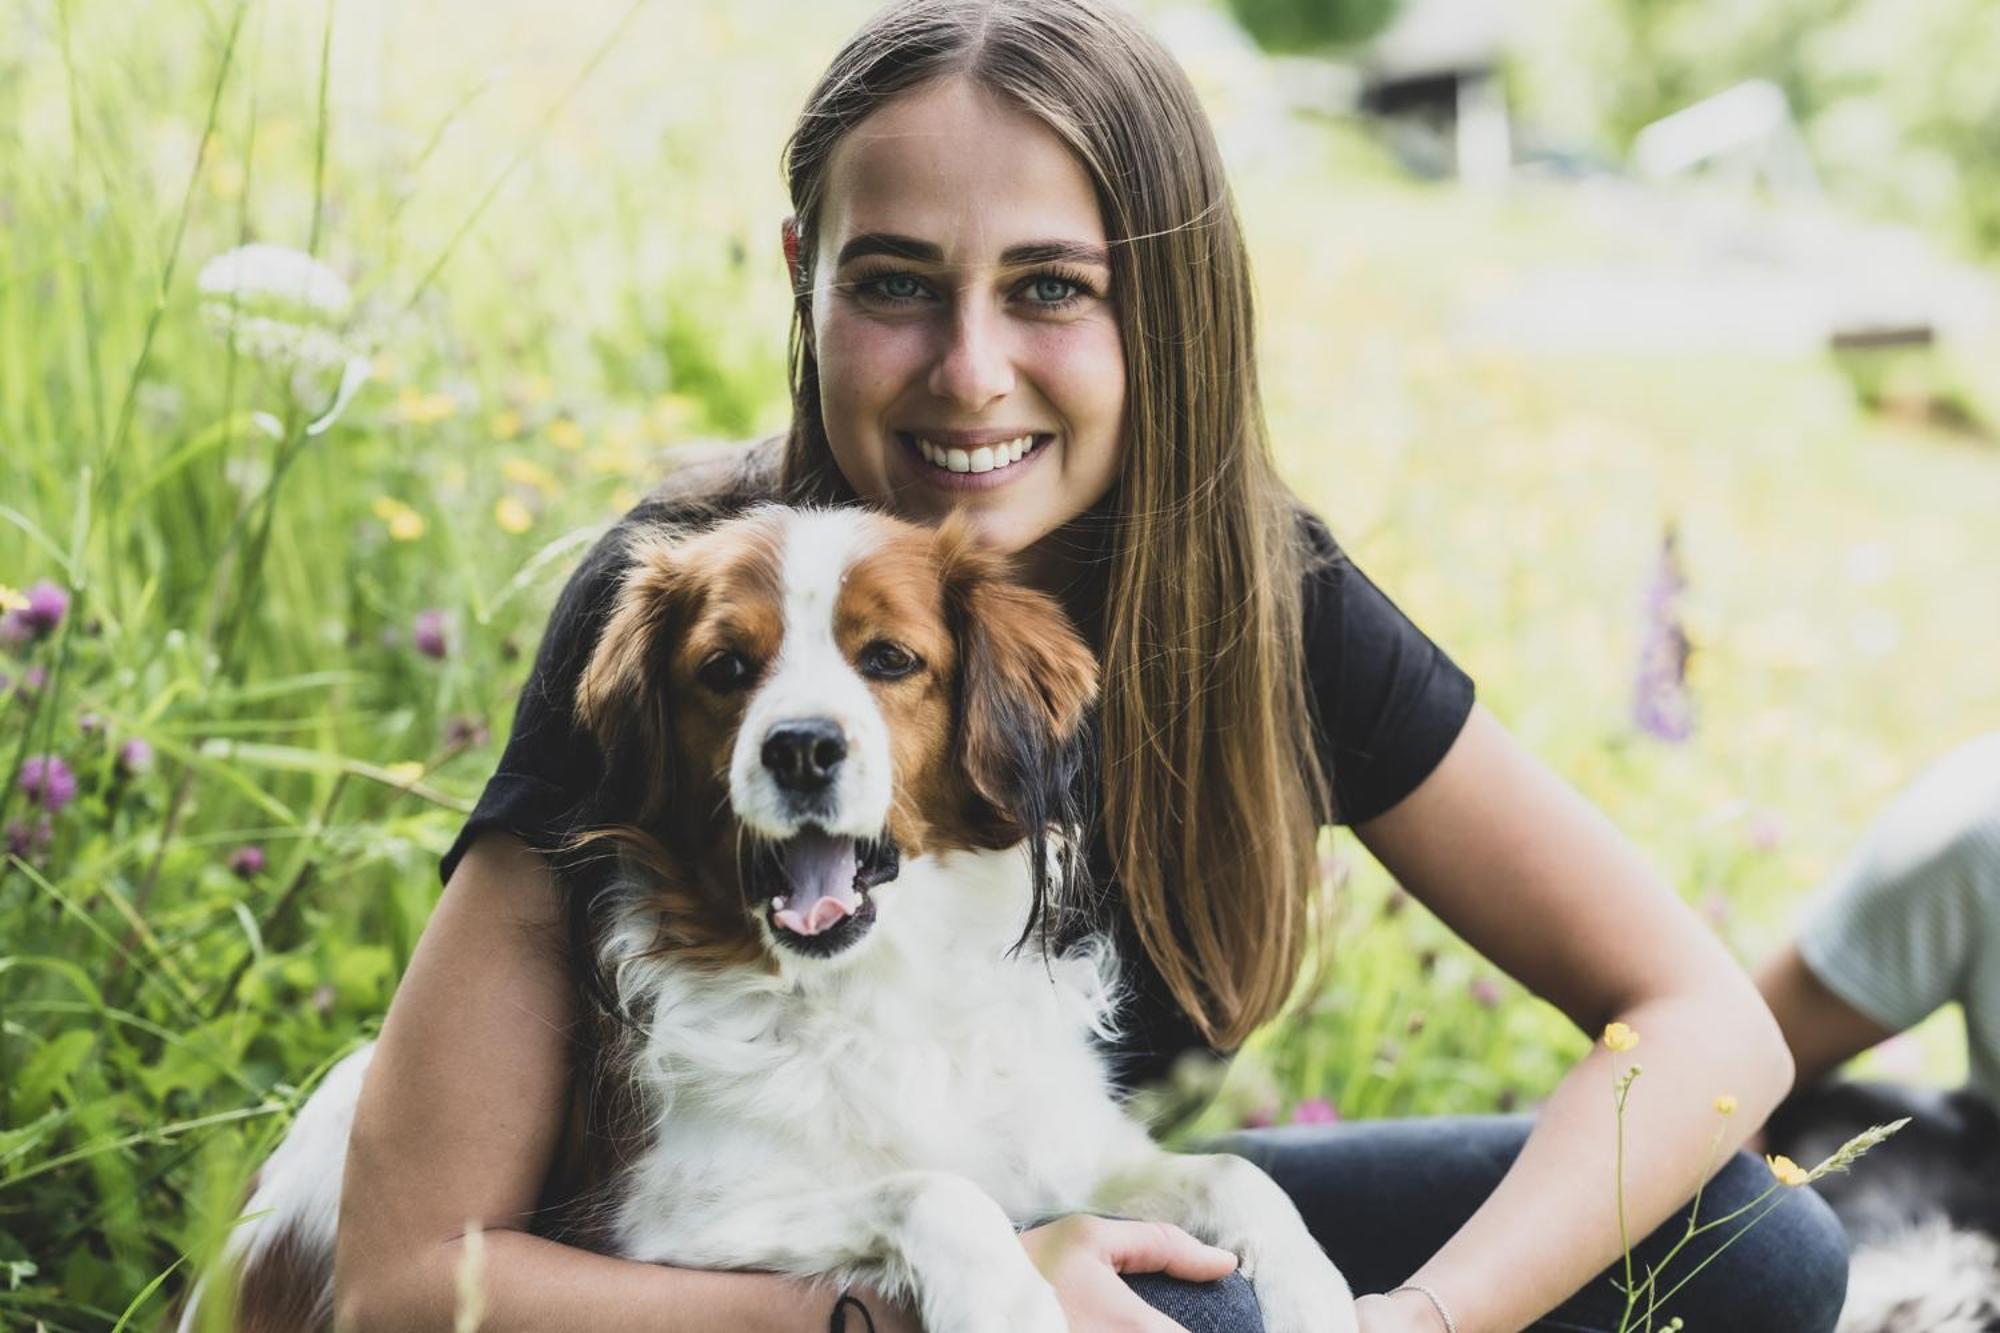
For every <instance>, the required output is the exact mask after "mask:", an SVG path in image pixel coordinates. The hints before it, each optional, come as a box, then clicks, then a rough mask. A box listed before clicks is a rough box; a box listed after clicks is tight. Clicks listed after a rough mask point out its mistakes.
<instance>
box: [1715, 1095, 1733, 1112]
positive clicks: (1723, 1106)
mask: <svg viewBox="0 0 2000 1333" xmlns="http://www.w3.org/2000/svg"><path fill="white" fill-rule="evenodd" d="M1715 1113H1716V1114H1717V1115H1735V1114H1736V1099H1735V1098H1734V1097H1732V1096H1730V1095H1729V1094H1728V1093H1726V1092H1725V1093H1723V1094H1722V1095H1721V1096H1720V1097H1717V1098H1716V1099H1715Z"/></svg>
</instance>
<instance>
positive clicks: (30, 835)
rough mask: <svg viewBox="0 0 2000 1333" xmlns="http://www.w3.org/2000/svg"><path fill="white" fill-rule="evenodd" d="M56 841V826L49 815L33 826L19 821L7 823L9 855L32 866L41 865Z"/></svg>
mask: <svg viewBox="0 0 2000 1333" xmlns="http://www.w3.org/2000/svg"><path fill="white" fill-rule="evenodd" d="M55 840H56V826H55V824H54V823H53V822H51V821H50V819H49V817H48V816H47V815H42V816H41V817H40V818H38V819H36V820H35V822H34V823H33V824H29V823H26V822H24V821H22V820H19V819H10V820H8V821H7V853H8V855H10V856H18V857H20V858H21V859H22V860H23V861H26V862H28V863H29V864H30V865H40V864H41V863H42V860H43V858H44V857H46V856H47V855H48V850H49V846H50V844H51V843H53V842H54V841H55Z"/></svg>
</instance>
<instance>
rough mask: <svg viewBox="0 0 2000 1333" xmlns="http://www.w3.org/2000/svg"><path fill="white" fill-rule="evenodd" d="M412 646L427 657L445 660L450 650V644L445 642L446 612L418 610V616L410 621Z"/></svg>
mask: <svg viewBox="0 0 2000 1333" xmlns="http://www.w3.org/2000/svg"><path fill="white" fill-rule="evenodd" d="M410 646H411V647H412V648H415V649H416V650H417V651H418V652H420V653H422V654H423V655H424V656H425V657H434V658H437V659H439V660H440V661H441V660H443V658H444V656H445V653H446V652H447V651H448V650H449V645H447V644H446V642H445V634H444V612H442V611H437V610H430V611H419V612H417V618H416V619H415V620H414V621H412V622H410Z"/></svg>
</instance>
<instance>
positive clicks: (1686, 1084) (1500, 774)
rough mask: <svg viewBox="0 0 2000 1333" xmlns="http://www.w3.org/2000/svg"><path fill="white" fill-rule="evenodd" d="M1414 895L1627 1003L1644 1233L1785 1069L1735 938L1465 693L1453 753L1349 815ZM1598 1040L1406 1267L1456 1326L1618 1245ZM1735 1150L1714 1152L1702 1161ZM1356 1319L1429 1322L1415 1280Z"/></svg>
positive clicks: (1472, 1330) (1632, 1209)
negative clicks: (1633, 1040)
mask: <svg viewBox="0 0 2000 1333" xmlns="http://www.w3.org/2000/svg"><path fill="white" fill-rule="evenodd" d="M1355 832H1356V833H1357V834H1358V835H1359V836H1360V838H1361V840H1362V842H1363V844H1364V845H1365V846H1367V848H1368V849H1369V850H1370V851H1371V852H1372V853H1373V854H1374V855H1375V856H1376V858H1377V859H1378V860H1380V861H1381V862H1382V864H1383V865H1384V866H1385V867H1386V868H1387V869H1388V870H1389V872H1390V873H1391V874H1393V875H1394V876H1395V877H1396V878H1397V879H1398V880H1399V881H1400V882H1401V883H1402V884H1403V885H1404V887H1405V888H1407V889H1408V890H1409V891H1410V893H1412V894H1413V895H1415V896H1416V897H1417V898H1419V899H1420V900H1422V901H1423V902H1424V903H1425V904H1426V905H1427V906H1429V907H1430V908H1431V910H1432V911H1434V912H1436V913H1437V915H1438V916H1439V917H1440V918H1441V919H1442V920H1443V921H1444V922H1445V924H1446V925H1448V926H1450V927H1451V928H1452V929H1453V930H1455V931H1456V932H1457V933H1458V934H1459V935H1460V936H1462V937H1463V938H1464V939H1465V940H1466V941H1467V942H1468V943H1470V944H1471V945H1472V946H1473V947H1474V948H1476V949H1478V950H1479V951H1480V952H1481V953H1482V954H1484V955H1486V957H1488V958H1490V959H1491V960H1493V962H1495V963H1496V964H1498V965H1499V966H1500V967H1502V968H1504V969H1505V970H1506V971H1507V972H1508V973H1510V974H1511V975H1513V976H1514V977H1516V978H1517V979H1519V980H1520V981H1521V982H1522V983H1523V984H1524V985H1526V986H1528V987H1529V988H1530V989H1531V990H1533V991H1535V992H1536V993H1537V994H1539V995H1541V996H1542V997H1544V998H1545V999H1547V1000H1548V1001H1549V1002H1551V1003H1552V1004H1554V1005H1556V1006H1557V1007H1558V1008H1560V1009H1561V1010H1562V1011H1563V1012H1564V1013H1565V1014H1567V1015H1568V1016H1569V1017H1570V1019H1571V1020H1572V1021H1573V1022H1575V1023H1576V1025H1577V1026H1578V1027H1579V1028H1581V1029H1582V1030H1583V1031H1585V1032H1587V1033H1589V1034H1591V1035H1592V1036H1593V1037H1594V1036H1596V1035H1597V1034H1598V1033H1599V1032H1601V1031H1602V1029H1603V1028H1604V1026H1605V1024H1607V1023H1609V1022H1611V1021H1612V1020H1622V1021H1624V1022H1626V1023H1628V1024H1630V1025H1631V1026H1632V1027H1633V1028H1634V1029H1636V1030H1637V1031H1638V1032H1639V1033H1640V1035H1641V1039H1642V1043H1643V1044H1642V1046H1641V1047H1640V1052H1639V1055H1638V1056H1637V1057H1632V1058H1638V1059H1640V1061H1641V1062H1642V1063H1643V1065H1644V1068H1645V1073H1644V1075H1643V1076H1642V1078H1641V1079H1640V1081H1639V1082H1638V1084H1637V1085H1636V1086H1635V1088H1634V1090H1633V1092H1632V1095H1631V1098H1630V1100H1629V1102H1628V1105H1627V1109H1626V1115H1625V1144H1626V1152H1625V1175H1626V1179H1625V1217H1626V1230H1627V1232H1628V1234H1629V1235H1630V1236H1631V1237H1632V1239H1633V1240H1634V1241H1635V1242H1636V1241H1637V1240H1638V1239H1639V1238H1640V1237H1642V1236H1644V1235H1646V1234H1647V1233H1649V1232H1650V1231H1652V1230H1653V1229H1654V1227H1656V1226H1657V1225H1658V1224H1659V1223H1661V1222H1662V1221H1664V1220H1665V1219H1666V1218H1667V1217H1668V1216H1669V1215H1671V1214H1672V1213H1673V1212H1674V1211H1675V1210H1676V1209H1678V1208H1680V1207H1682V1206H1683V1205H1684V1204H1685V1203H1686V1202H1687V1200H1688V1199H1689V1198H1690V1197H1691V1196H1692V1195H1693V1194H1694V1191H1695V1189H1696V1187H1697V1186H1698V1185H1699V1184H1700V1183H1701V1174H1702V1168H1703V1165H1704V1163H1705V1162H1708V1161H1709V1153H1710V1144H1711V1142H1712V1141H1713V1139H1714V1135H1715V1133H1716V1128H1717V1116H1716V1113H1715V1111H1714V1109H1713V1103H1714V1100H1715V1098H1716V1096H1717V1095H1719V1094H1723V1093H1728V1094H1730V1095H1732V1096H1734V1097H1735V1098H1736V1099H1737V1102H1738V1105H1739V1107H1740V1110H1739V1112H1738V1113H1737V1114H1736V1115H1735V1116H1733V1117H1731V1118H1730V1119H1729V1120H1727V1121H1725V1122H1723V1123H1724V1137H1723V1142H1722V1145H1721V1147H1722V1150H1724V1151H1733V1150H1734V1149H1735V1148H1736V1147H1737V1146H1739V1145H1740V1144H1741V1143H1742V1142H1743V1140H1744V1139H1745V1138H1746V1137H1747V1136H1748V1135H1749V1133H1750V1131H1751V1130H1753V1129H1754V1128H1756V1126H1757V1125H1758V1124H1760V1123H1761V1122H1762V1121H1763V1119H1764V1117H1765V1116H1766V1115H1768V1114H1769V1113H1770V1111H1771V1109H1772V1108H1773V1107H1775V1106H1776V1105H1777V1103H1778V1101H1779V1099H1780V1098H1781V1097H1782V1096H1783V1095H1784V1094H1785V1092H1786V1091H1787V1090H1788V1089H1789V1088H1790V1087H1791V1085H1792V1062H1791V1057H1790V1055H1789V1054H1788V1053H1787V1051H1786V1048H1785V1043H1784V1040H1783V1038H1782V1037H1781V1036H1780V1034H1779V1032H1778V1027H1777V1024H1776V1023H1775V1022H1774V1021H1773V1020H1772V1018H1771V1014H1770V1011H1769V1010H1768V1009H1767V1008H1766V1007H1765V1006H1764V1003H1763V1001H1762V1000H1761V999H1760V998H1759V997H1758V994H1757V990H1756V988H1755V987H1754V986H1753V985H1752V984H1751V982H1750V979H1749V977H1748V976H1746V975H1745V974H1744V972H1743V970H1742V969H1741V968H1740V967H1738V966H1737V965H1736V963H1735V961H1734V960H1733V959H1732V958H1731V957H1730V956H1729V954H1728V952H1727V951H1726V950H1725V949H1724V948H1723V947H1722V945H1721V944H1720V942H1718V941H1717V940H1716V939H1715V938H1714V936H1713V935H1712V934H1710V932H1709V931H1708V930H1707V929H1706V928H1705V927H1704V926H1703V925H1702V924H1701V923H1700V922H1699V920H1698V919H1697V918H1696V917H1695V915H1694V914H1693V913H1692V912H1691V911H1689V910H1688V909H1687V907H1686V906H1685V905H1684V904H1683V903H1682V902H1681V901H1680V899H1679V898H1677V897H1676V896H1675V895H1674V893H1673V892H1672V891H1671V890H1670V889H1669V888H1668V887H1667V886H1666V885H1665V884H1664V883H1663V882H1662V881H1661V879H1660V878H1659V876H1658V875H1657V874H1655V873H1654V872H1653V871H1652V870H1651V869H1650V868H1649V867H1648V866H1647V865H1646V863H1645V862H1644V861H1643V860H1642V859H1641V857H1640V855H1639V854H1638V852H1637V851H1636V849H1634V848H1633V847H1632V845H1631V844H1630V843H1629V842H1628V841H1627V840H1626V839H1625V838H1624V837H1623V835H1621V834H1620V833H1619V832H1618V831H1617V830H1616V829H1615V828H1613V827H1612V825H1611V824H1610V822H1609V821H1608V820H1606V819H1605V818H1604V816H1603V815H1602V814H1600V813H1599V812H1598V811H1597V810H1596V809H1595V808H1593V807H1592V806H1591V805H1590V804H1589V803H1587V802H1586V801H1584V800H1583V799H1582V798H1581V797H1580V796H1578V795H1577V794H1576V793H1575V792H1574V791H1573V790H1571V789H1570V788H1569V787H1568V786H1567V785H1566V784H1565V783H1563V782H1562V781H1561V780H1560V779H1558V778H1557V777H1556V776H1554V775H1553V774H1552V773H1550V772H1549V771H1548V770H1547V769H1546V768H1545V767H1543V766H1542V765H1541V764H1540V763H1539V762H1537V761H1536V760H1535V759H1534V758H1533V757H1532V756H1530V755H1529V754H1528V753H1527V751H1525V750H1524V749H1523V748H1522V747H1521V746H1520V745H1519V744H1518V743H1517V742H1515V741H1514V740H1513V739H1512V738H1511V737H1510V736H1509V735H1508V734H1507V732H1506V731H1505V730H1504V729H1503V728H1502V727H1501V726H1500V724H1499V723H1498V722H1496V721H1495V720H1494V719H1493V717H1492V716H1491V715H1490V714H1489V713H1487V712H1486V711H1485V710H1484V709H1483V708H1478V707H1475V708H1474V709H1473V712H1472V715H1471V717H1470V718H1469V719H1468V720H1467V722H1466V724H1465V727H1464V730H1463V731H1462V732H1461V733H1460V735H1459V736H1458V738H1457V740H1456V741H1455V742H1454V743H1453V744H1452V746H1451V749H1450V750H1449V751H1448V752H1447V753H1446V755H1445V758H1444V760H1443V761H1442V762H1441V763H1440V764H1439V765H1438V767H1437V768H1436V770H1435V771H1433V772H1432V773H1431V774H1430V775H1429V776H1428V777H1427V778H1425V779H1424V781H1423V782H1422V783H1421V784H1420V785H1419V786H1418V787H1417V788H1416V790H1415V791H1414V792H1412V793H1411V794H1410V795H1409V796H1407V797H1405V798H1404V799H1403V800H1402V801H1401V802H1399V803H1398V804H1397V805H1395V806H1394V807H1393V808H1392V809H1390V810H1389V811H1387V812H1386V813H1384V814H1381V815H1378V816H1376V817H1375V818H1373V819H1370V820H1368V821H1366V822H1364V823H1362V824H1359V825H1357V826H1356V829H1355ZM1632 1058H1620V1057H1617V1056H1614V1055H1613V1054H1612V1053H1611V1052H1609V1051H1607V1050H1606V1049H1605V1048H1604V1047H1603V1046H1602V1045H1601V1044H1598V1043H1593V1044H1592V1047H1591V1051H1590V1054H1589V1055H1588V1056H1587V1057H1585V1058H1584V1059H1583V1060H1582V1061H1581V1062H1579V1063H1578V1064H1577V1066H1576V1067H1575V1068H1574V1069H1572V1070H1571V1071H1570V1073H1569V1074H1568V1076H1567V1077H1565V1078H1564V1080H1563V1081H1562V1083H1561V1084H1560V1086H1558V1088H1557V1089H1556V1091H1555V1093H1554V1095H1552V1096H1551V1097H1550V1098H1549V1100H1548V1102H1547V1103H1546V1104H1545V1105H1544V1107H1543V1109H1542V1111H1541V1114H1540V1117H1539V1119H1538V1121H1537V1123H1536V1126H1535V1128H1534V1131H1533V1132H1532V1133H1531V1134H1530V1136H1529V1138H1528V1141H1527V1144H1526V1146H1525V1148H1524V1149H1523V1150H1522V1153H1521V1155H1520V1157H1519V1158H1518V1159H1517V1160H1516V1162H1515V1163H1514V1165H1513V1167H1512V1168H1511V1169H1510V1170H1509V1171H1508V1173H1507V1175H1506V1176H1505V1177H1504V1178H1503V1179H1502V1180H1501V1182H1500V1184H1499V1185H1498V1187H1496V1188H1495V1190H1494V1192H1493V1194H1492V1195H1491V1197H1490V1198H1488V1200H1487V1201H1486V1203H1485V1204H1483V1205H1482V1206H1481V1207H1480V1208H1479V1210H1478V1211H1477V1212H1475V1213H1474V1214H1473V1216H1472V1217H1471V1219H1470V1220H1468V1221H1467V1222H1466V1223H1465V1225H1464V1226H1463V1227H1462V1228H1461V1229H1460V1230H1459V1231H1458V1233H1457V1234H1456V1235H1454V1236H1453V1237H1452V1238H1451V1240H1450V1241H1448V1242H1447V1243H1446V1244H1445V1246H1444V1248H1442V1249H1441V1250H1439V1251H1438V1253H1437V1254H1436V1255H1435V1256H1433V1257H1432V1258H1431V1259H1430V1260H1429V1261H1428V1262H1426V1263H1425V1264H1424V1265H1423V1266H1422V1267H1421V1268H1419V1269H1418V1270H1417V1272H1416V1273H1414V1274H1412V1275H1411V1277H1410V1281H1412V1282H1419V1283H1423V1284H1425V1285H1426V1286H1429V1287H1431V1288H1433V1289H1434V1290H1435V1291H1436V1292H1437V1293H1438V1294H1439V1296H1440V1297H1441V1298H1442V1299H1443V1301H1444V1302H1445V1304H1446V1306H1447V1307H1448V1308H1449V1309H1450V1310H1451V1311H1452V1314H1453V1316H1454V1317H1455V1318H1456V1320H1457V1322H1458V1327H1459V1329H1460V1333H1486V1331H1489V1330H1512V1329H1518V1328H1522V1327H1525V1326H1526V1325H1528V1324H1530V1323H1532V1322H1533V1321H1534V1320H1535V1319H1536V1318H1538V1317H1540V1316H1541V1315H1543V1314H1545V1313H1547V1312H1548V1311H1549V1310H1551V1309H1553V1308H1554V1307H1555V1306H1556V1305H1558V1304H1560V1303H1561V1302H1562V1301H1563V1300H1565V1299H1567V1298H1568V1297H1569V1296H1570V1295H1571V1294H1573V1293H1574V1292H1575V1291H1576V1290H1577V1289H1578V1288H1580V1287H1581V1286H1582V1285H1583V1284H1584V1283H1585V1282H1587V1281H1589V1280H1590V1279H1591V1278H1592V1277H1593V1276H1595V1275H1596V1274H1597V1273H1598V1272H1599V1271H1600V1270H1602V1269H1603V1268H1605V1267H1606V1266H1608V1265H1609V1264H1611V1263H1612V1262H1613V1261H1614V1260H1615V1259H1616V1258H1617V1257H1618V1256H1619V1254H1620V1253H1621V1248H1620V1241H1619V1225H1618V1215H1617V1206H1616V1199H1615V1195H1614V1192H1613V1177H1614V1166H1613V1163H1614V1161H1615V1136H1616V1120H1615V1116H1614V1112H1613V1107H1612V1100H1611V1087H1612V1081H1613V1079H1614V1078H1615V1077H1617V1074H1618V1072H1619V1071H1621V1070H1623V1069H1624V1068H1625V1067H1626V1065H1627V1064H1628V1063H1630V1062H1631V1059H1632ZM1724 1160H1726V1159H1725V1158H1723V1157H1722V1156H1720V1155H1718V1156H1717V1158H1716V1159H1715V1161H1714V1163H1713V1165H1714V1166H1716V1167H1719V1166H1720V1165H1721V1163H1722V1161H1724ZM1362 1307H1363V1311H1362V1312H1363V1317H1364V1322H1363V1325H1362V1327H1363V1328H1364V1329H1366V1330H1371V1331H1372V1330H1375V1329H1385V1330H1386V1329H1403V1328H1408V1329H1426V1330H1434V1329H1436V1328H1438V1327H1439V1324H1438V1322H1437V1317H1436V1315H1435V1314H1434V1313H1433V1312H1432V1311H1431V1309H1430V1306H1429V1304H1428V1302H1426V1301H1425V1300H1424V1299H1423V1298H1422V1297H1421V1296H1418V1295H1415V1294H1406V1295H1404V1296H1401V1297H1397V1298H1393V1299H1385V1298H1382V1297H1368V1298H1365V1299H1364V1300H1363V1302H1362Z"/></svg>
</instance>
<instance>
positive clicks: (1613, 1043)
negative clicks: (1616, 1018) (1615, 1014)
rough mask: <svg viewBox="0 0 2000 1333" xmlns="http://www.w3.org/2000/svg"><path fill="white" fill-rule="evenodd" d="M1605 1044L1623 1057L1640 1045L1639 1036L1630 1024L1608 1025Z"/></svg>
mask: <svg viewBox="0 0 2000 1333" xmlns="http://www.w3.org/2000/svg"><path fill="white" fill-rule="evenodd" d="M1604 1044H1605V1046H1606V1047H1607V1048H1609V1049H1611V1050H1614V1051H1617V1052H1618V1053H1619V1054H1621V1055H1622V1054H1624V1053H1625V1052H1626V1051H1629V1050H1631V1049H1632V1048H1633V1047H1634V1046H1637V1045H1638V1044H1639V1034H1638V1033H1637V1032H1634V1031H1633V1030H1632V1028H1631V1027H1630V1025H1628V1024H1625V1023H1607V1024H1606V1025H1605V1027H1604Z"/></svg>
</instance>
